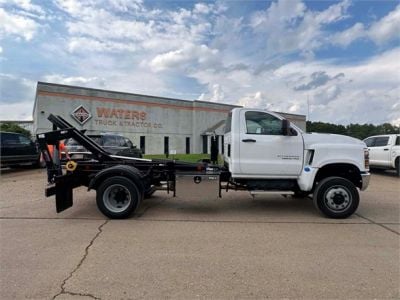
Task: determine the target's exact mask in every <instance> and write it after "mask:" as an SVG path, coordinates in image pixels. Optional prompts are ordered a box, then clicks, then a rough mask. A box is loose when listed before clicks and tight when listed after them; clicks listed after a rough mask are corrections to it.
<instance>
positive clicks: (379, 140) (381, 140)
mask: <svg viewBox="0 0 400 300" xmlns="http://www.w3.org/2000/svg"><path fill="white" fill-rule="evenodd" d="M388 141H389V137H388V136H382V137H377V138H376V140H375V144H374V147H382V146H386V145H387V144H388Z"/></svg>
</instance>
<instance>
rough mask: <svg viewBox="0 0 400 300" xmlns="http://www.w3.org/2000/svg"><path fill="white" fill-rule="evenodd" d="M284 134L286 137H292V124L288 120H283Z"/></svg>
mask: <svg viewBox="0 0 400 300" xmlns="http://www.w3.org/2000/svg"><path fill="white" fill-rule="evenodd" d="M282 134H283V135H285V136H290V135H291V133H290V122H289V121H288V120H286V119H284V120H282Z"/></svg>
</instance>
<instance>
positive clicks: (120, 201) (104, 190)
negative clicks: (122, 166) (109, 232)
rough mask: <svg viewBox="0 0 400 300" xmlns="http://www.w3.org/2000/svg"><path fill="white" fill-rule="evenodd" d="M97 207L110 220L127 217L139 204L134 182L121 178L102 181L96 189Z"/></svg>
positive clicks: (137, 191)
mask: <svg viewBox="0 0 400 300" xmlns="http://www.w3.org/2000/svg"><path fill="white" fill-rule="evenodd" d="M96 202H97V207H98V208H99V210H100V211H101V212H102V213H103V214H104V215H105V216H107V217H109V218H111V219H125V218H127V217H129V216H130V215H131V214H132V213H133V212H134V211H135V210H136V208H137V207H138V206H139V204H140V192H139V189H138V187H137V186H136V185H135V183H134V182H132V181H131V180H129V179H128V178H125V177H122V176H114V177H110V178H108V179H106V180H104V181H103V182H102V183H101V184H100V186H99V187H98V189H97V195H96Z"/></svg>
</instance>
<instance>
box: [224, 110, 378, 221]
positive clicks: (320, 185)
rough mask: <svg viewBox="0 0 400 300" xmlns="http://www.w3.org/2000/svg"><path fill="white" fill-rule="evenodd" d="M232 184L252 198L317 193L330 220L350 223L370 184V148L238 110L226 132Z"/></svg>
mask: <svg viewBox="0 0 400 300" xmlns="http://www.w3.org/2000/svg"><path fill="white" fill-rule="evenodd" d="M224 141H225V142H224V143H225V145H224V146H225V149H226V151H225V154H224V161H225V165H226V167H227V168H228V169H229V172H230V176H231V179H230V182H232V183H233V184H236V185H237V186H238V187H240V186H241V187H244V188H245V189H247V190H250V192H252V193H257V192H263V191H280V192H281V193H282V194H283V193H284V191H287V192H289V191H291V192H294V193H295V196H306V195H308V194H313V199H314V204H315V206H316V207H317V208H318V209H319V210H320V211H321V212H322V213H323V214H325V215H326V216H328V217H333V218H345V217H348V216H350V215H351V214H352V213H353V212H354V211H355V210H356V209H357V207H358V204H359V194H358V190H357V188H359V189H360V190H364V189H366V188H367V186H368V184H369V176H370V174H369V172H368V171H369V159H368V149H367V147H366V145H365V143H364V142H362V141H361V140H358V139H355V138H351V137H348V136H342V135H335V134H318V133H311V134H309V133H304V132H303V131H302V130H301V129H299V128H298V127H296V126H295V125H292V124H290V123H289V121H287V120H286V119H284V118H283V117H281V116H280V115H278V114H275V113H272V112H266V111H260V110H253V109H245V108H236V109H233V110H232V112H231V113H230V114H229V117H228V120H227V122H226V129H225V137H224Z"/></svg>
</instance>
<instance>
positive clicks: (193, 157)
mask: <svg viewBox="0 0 400 300" xmlns="http://www.w3.org/2000/svg"><path fill="white" fill-rule="evenodd" d="M144 158H148V159H157V158H158V159H174V160H180V161H187V162H197V161H199V160H200V159H210V154H175V155H169V156H168V158H167V157H166V156H165V154H146V155H144ZM218 161H219V162H221V157H219V159H218Z"/></svg>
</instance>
